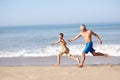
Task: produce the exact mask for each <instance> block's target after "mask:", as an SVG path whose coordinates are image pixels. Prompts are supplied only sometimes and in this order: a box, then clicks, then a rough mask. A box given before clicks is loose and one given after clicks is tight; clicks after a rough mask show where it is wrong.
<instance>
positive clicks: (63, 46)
mask: <svg viewBox="0 0 120 80" xmlns="http://www.w3.org/2000/svg"><path fill="white" fill-rule="evenodd" d="M63 36H64V35H63V33H59V35H58V37H59V39H58V40H57V41H56V42H54V43H52V44H51V45H55V44H58V43H60V45H61V51H60V52H59V54H58V63H57V64H55V65H58V66H59V65H60V58H61V55H63V54H66V56H67V57H68V58H71V59H73V60H76V61H77V62H78V64H79V62H80V61H79V58H76V57H74V56H72V55H71V54H70V53H69V51H70V50H69V49H68V48H67V46H66V44H67V43H66V42H65V40H64V39H63Z"/></svg>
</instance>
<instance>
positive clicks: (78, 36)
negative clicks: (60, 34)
mask: <svg viewBox="0 0 120 80" xmlns="http://www.w3.org/2000/svg"><path fill="white" fill-rule="evenodd" d="M80 36H81V33H79V34H78V35H76V36H75V37H73V38H72V39H70V40H67V41H68V42H71V41H74V40H76V39H78V38H80Z"/></svg>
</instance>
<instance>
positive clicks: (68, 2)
mask: <svg viewBox="0 0 120 80" xmlns="http://www.w3.org/2000/svg"><path fill="white" fill-rule="evenodd" d="M114 22H117V23H120V0H0V26H13V25H41V24H76V23H114Z"/></svg>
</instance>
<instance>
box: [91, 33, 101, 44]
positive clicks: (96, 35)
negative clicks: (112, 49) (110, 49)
mask: <svg viewBox="0 0 120 80" xmlns="http://www.w3.org/2000/svg"><path fill="white" fill-rule="evenodd" d="M92 34H93V35H94V36H95V37H96V38H97V39H98V42H99V44H102V40H101V39H100V37H99V36H98V34H96V33H94V32H92Z"/></svg>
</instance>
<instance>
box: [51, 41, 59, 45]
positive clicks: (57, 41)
mask: <svg viewBox="0 0 120 80" xmlns="http://www.w3.org/2000/svg"><path fill="white" fill-rule="evenodd" d="M58 43H59V40H58V41H56V42H54V43H52V44H51V45H56V44H58Z"/></svg>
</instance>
